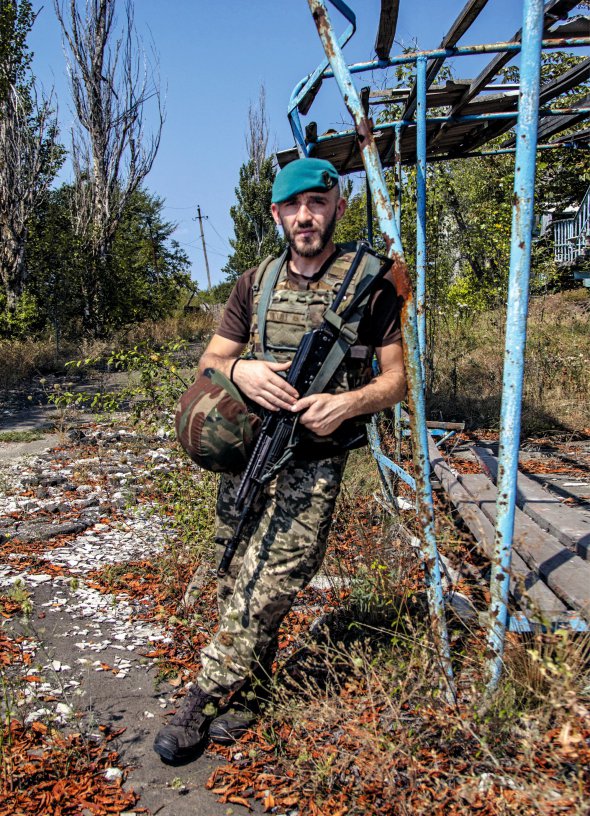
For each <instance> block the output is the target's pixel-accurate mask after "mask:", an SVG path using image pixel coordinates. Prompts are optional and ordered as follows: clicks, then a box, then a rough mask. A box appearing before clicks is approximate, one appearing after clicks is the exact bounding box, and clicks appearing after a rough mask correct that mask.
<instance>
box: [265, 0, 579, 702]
mask: <svg viewBox="0 0 590 816" xmlns="http://www.w3.org/2000/svg"><path fill="white" fill-rule="evenodd" d="M328 2H330V3H331V5H332V6H334V7H335V8H336V10H337V11H339V12H340V13H341V14H342V15H343V16H344V18H345V19H346V21H347V22H348V28H347V29H346V30H345V32H344V33H343V34H342V35H341V36H340V38H337V37H336V34H335V32H334V29H333V27H332V24H331V21H330V18H329V15H328V10H327V7H326V4H325V2H324V0H308V4H309V8H310V11H311V14H312V16H313V19H314V22H315V24H316V27H317V30H318V34H319V36H320V39H321V42H322V45H323V47H324V51H325V54H326V59H325V60H324V61H323V62H322V63H321V64H320V65H319V66H318V68H316V70H315V71H314V72H313V73H312V74H310V75H309V76H308V77H305V78H304V79H303V80H301V82H299V83H298V85H297V86H296V87H295V89H294V91H293V93H292V95H291V99H290V102H289V108H288V116H289V120H290V123H291V127H292V131H293V135H294V138H295V142H296V153H295V155H294V154H293V151H285V152H284V153H283V154H279V156H278V158H279V163H282V164H286V163H287V162H288V161H290V160H292V159H293V158H295V156H296V155H299V156H309V155H320V156H324V157H331V156H330V154H329V153H328V154H327V153H325V152H323V153H322V151H326V150H328V149H330V148H331V145H332V144H336V143H339V142H341V141H342V139H343V137H345V138H349V139H350V140H351V144H353V147H354V148H355V149H356V150H357V151H358V154H359V155H360V158H361V159H362V166H363V167H364V170H365V173H366V178H367V183H368V188H369V190H370V193H371V197H372V204H373V211H374V212H375V215H376V218H377V221H378V223H379V228H380V230H381V233H382V235H383V237H384V239H385V242H386V244H387V249H388V254H389V256H390V257H391V258H392V259H393V275H394V279H395V283H396V287H397V290H398V293H399V294H400V295H401V296H402V297H403V299H404V307H403V312H402V332H403V341H404V362H405V366H406V373H407V378H408V402H409V407H410V428H411V436H412V442H413V445H412V448H413V459H414V473H415V476H414V477H411V476H409V474H406V473H405V472H404V471H403V469H402V468H401V467H400V466H399V465H397V464H396V463H395V462H393V461H392V460H391V459H390V458H389V457H387V456H386V455H385V454H384V453H383V451H382V449H381V445H380V440H379V435H378V433H377V430H376V427H375V426H374V427H373V428H372V430H371V431H370V440H371V444H372V449H373V453H374V455H375V458H376V460H377V463H378V466H379V470H380V473H381V476H382V481H383V483H384V489H385V492H386V495H387V494H389V495H390V497H391V498H392V499H393V498H394V497H393V494H392V488H391V481H390V475H389V473H390V472H393V473H394V474H395V475H396V477H400V478H402V479H404V480H405V481H406V483H408V484H409V485H410V486H412V487H413V488H414V489H415V491H416V500H417V512H418V519H419V522H420V524H421V526H422V529H423V541H422V542H421V543H422V553H421V555H422V560H423V563H424V567H425V577H426V586H427V592H428V600H429V607H430V613H431V618H432V623H433V632H434V639H435V646H436V650H437V654H438V657H439V660H440V665H441V668H442V671H443V675H444V677H445V679H446V684H447V690H448V696H449V698H451V699H454V696H455V691H454V679H453V669H452V665H451V655H450V646H449V639H448V633H447V627H446V620H445V605H444V597H443V591H442V582H441V571H440V562H439V558H438V552H437V544H436V536H435V530H434V508H433V498H432V487H431V483H430V463H429V456H428V430H427V426H426V413H425V410H426V409H425V394H424V353H425V349H426V169H427V162H428V161H438V160H446V159H449V158H463V157H468V156H478V155H499V154H504V153H515V180H514V205H513V218H512V236H511V252H510V276H509V295H508V311H507V332H506V340H505V356H504V378H503V397H502V407H501V430H500V453H499V477H498V497H499V498H498V513H497V523H496V538H495V554H494V558H493V564H492V579H491V604H490V620H491V625H490V631H489V638H488V644H489V647H490V653H491V658H490V662H489V666H488V676H489V690H490V691H492V690H493V689H494V688H495V687H496V685H497V683H498V680H499V677H500V673H501V668H502V659H503V650H504V639H505V632H506V629H507V628H510V629H511V630H513V631H531V630H532V627H534V625H531V624H530V622H528V621H526V619H525V618H523V616H517V617H514V616H513V617H511V618H510V617H509V616H508V589H509V580H508V576H509V570H510V558H511V547H512V536H513V528H514V511H515V501H516V474H517V467H518V447H519V435H520V411H521V398H522V383H523V371H524V349H525V343H526V316H527V308H528V279H529V271H530V250H531V236H532V229H533V200H534V186H535V162H536V152H537V150H538V149H552V148H555V147H558V146H559V147H561V146H564V145H571V146H572V147H575V146H578V144H579V143H578V141H577V140H576V137H573V138H572V137H566V139H565V140H564V139H563V138H562V139H560V138H559V137H558V138H554V139H553V140H551V141H548V142H546V143H544V144H540V145H539V144H537V129H538V122H539V117H540V116H542V117H543V121H549V120H550V119H551V117H561V119H556V121H558V124H557V125H556V126H555V127H550V128H549V132H550V133H551V135H553V136H555V134H556V133H557V132H559V131H560V130H564V129H566V128H567V127H569V126H570V125H571V124H575V123H577V122H579V121H581V120H582V119H584V118H588V117H589V116H590V107H587V106H586V105H584V104H581V105H580V106H579V107H573V108H551V107H546V102H547V101H549V99H551V98H554V97H555V96H556V95H558V93H559V92H561V90H560V89H559V88H557V89H556V91H555V92H554V93H552V89H547V88H546V89H540V81H539V77H540V59H541V56H540V55H541V50H542V49H543V48H545V49H552V48H560V49H563V48H571V47H577V46H588V45H590V38H589V37H576V38H569V39H567V38H566V39H564V38H556V37H552V36H551V27H552V26H553V25H554V23H555V19H556V18H559V17H564V16H567V13H568V12H569V11H570V10H571V9H573V8H574V7H575V6H576V5H577V0H548V2H546V3H545V5H543V2H542V0H523V25H522V29H521V30H520V31H519V32H517V34H516V35H515V36H514V38H513V41H510V42H499V43H492V44H485V45H473V46H458V45H456V44H455V43H456V42H457V41H458V39H459V38H460V37H461V36H462V34H463V33H464V31H466V30H467V28H468V27H469V25H470V24H471V22H473V20H474V19H475V18H476V17H477V15H478V14H479V12H480V11H481V9H482V8H483V7H484V6H485V5H486V2H487V0H468V2H467V5H466V6H465V8H464V9H463V11H462V12H461V15H460V16H459V18H458V19H457V21H455V24H454V26H453V29H452V30H451V32H450V33H449V34H448V35H447V37H446V38H445V39H443V43H442V44H441V47H439V48H438V49H434V50H430V51H417V52H413V53H406V54H403V55H401V56H397V57H388V58H379V59H377V60H373V61H370V62H363V63H357V64H353V65H347V63H346V61H345V59H344V56H343V54H342V48H343V46H344V45H345V43H346V42H347V41H348V40H349V39H350V37H351V36H352V34H353V33H354V30H355V26H356V18H355V15H354V13H353V11H352V10H351V9H350V8H349V7H348V6H347V5H346V4H345V3H344V2H343V0H328ZM395 6H396V15H397V4H395ZM389 34H390V39H391V40H393V35H392V34H391V32H389ZM488 53H489V54H495V55H496V56H495V57H494V59H493V60H492V62H491V63H490V64H489V65H488V66H487V67H486V69H484V71H483V72H482V73H481V74H480V76H479V77H478V78H477V79H476V80H473V81H472V82H471V85H470V86H469V88H468V89H467V90H466V91H465V92H464V93H462V95H461V97H460V98H458V99H457V100H456V101H455V102H454V103H453V105H452V109H451V112H450V114H449V115H448V116H428V114H427V111H428V107H429V102H431V100H430V98H429V87H430V86H431V84H432V82H433V80H434V78H435V76H436V74H437V72H438V70H439V69H440V67H441V65H442V64H443V62H444V60H445V59H446V58H448V57H457V56H464V55H470V54H488ZM516 53H520V56H521V75H520V91H519V96H518V108H516V107H515V104H514V101H515V98H513V99H512V100H509V99H507V101H506V108H507V109H506V110H497V109H493V110H490V111H487V112H486V110H478V111H477V112H476V113H469V109H470V105H473V100H475V103H477V101H478V100H477V94H478V93H479V90H481V89H482V88H484V87H485V86H486V83H487V82H489V80H490V78H491V77H492V76H494V75H496V74H497V71H498V70H499V69H500V68H501V67H503V66H504V65H505V64H506V63H507V62H508V61H509V59H510V58H511V57H512V56H513V55H514V54H516ZM403 64H414V65H415V84H414V86H413V88H412V89H411V91H410V94H409V97H408V99H407V100H406V104H405V107H404V110H403V113H402V118H401V119H400V120H398V121H396V122H394V123H392V124H390V125H383V126H382V125H378V126H376V127H375V126H374V125H373V123H372V121H371V120H370V119H369V117H368V112H367V111H368V106H367V104H366V101H365V105H363V103H362V102H361V98H360V95H359V93H358V91H357V89H356V87H355V85H354V83H353V80H352V75H353V74H357V73H362V72H367V71H374V70H376V69H384V68H388V67H391V66H394V65H403ZM329 78H334V79H335V80H336V82H337V84H338V86H339V89H340V91H341V93H342V96H343V98H344V101H345V103H346V106H347V108H348V110H349V112H350V114H351V115H352V117H353V120H354V130H353V131H349V132H345V133H340V134H336V135H334V136H322V137H319V138H318V137H317V135H315V134H314V135H313V136H310V140H309V141H306V134H305V131H304V129H303V126H302V123H301V119H300V114H303V115H306V114H307V113H308V112H309V110H310V108H311V106H312V104H313V101H314V99H315V96H316V95H317V93H318V91H319V89H320V86H321V84H322V82H323V81H324V80H325V79H329ZM490 87H491V88H493V86H490ZM570 87H571V84H570ZM541 91H543V92H544V93H543V94H542V93H541ZM540 99H542V100H543V104H544V105H545V106H544V107H543V108H540V104H539V103H540ZM584 101H586V100H584ZM431 104H434V103H431ZM476 107H477V105H476ZM496 107H497V106H496ZM464 110H466V112H463V111H464ZM414 115H415V118H414ZM470 123H473V124H474V125H475V126H476V127H479V125H480V124H482V123H487V124H488V126H489V127H490V128H491V129H492V134H491V136H489V138H486V136H485V135H484V136H483V137H482V132H481V131H477V130H474V132H473V134H472V135H471V137H470V139H465V140H464V144H463V149H462V150H459V151H457V152H456V155H451V154H450V152H449V151H450V148H447V153H448V154H445V147H444V145H445V138H446V136H447V135H448V133H452V129H453V128H457V127H458V126H465V125H469V124H470ZM514 124H516V140H515V145H513V144H511V143H508V144H505V145H504V146H500V147H499V148H495V149H492V150H485V151H482V150H481V145H482V144H485V142H486V141H489V139H490V138H493V137H494V136H496V135H501V134H502V133H504V132H506V131H508V130H510V129H511V128H512V127H513V126H514ZM429 128H430V134H429ZM494 128H495V129H494ZM311 133H313V131H311ZM386 133H391V134H392V136H391V138H392V141H391V144H389V145H388V146H386V147H385V149H383V147H382V145H381V146H380V145H378V144H377V139H378V138H379V137H380V136H383V135H385V134H386ZM429 135H430V136H431V139H430V140H429ZM408 139H414V142H413V144H414V146H413V147H412V145H411V144H410V143H409V142H408ZM579 139H580V140H581V141H580V143H584V144H587V143H588V141H589V139H590V131H588V134H587V135H586V134H584V135H582V134H580V136H579ZM429 145H430V148H429ZM433 145H434V146H435V147H436V146H437V145H439V147H438V149H433V148H432V146H433ZM347 149H348V158H347V159H346V160H345V161H344V165H347V164H348V163H349V161H350V156H351V149H350V148H347ZM429 149H430V153H429ZM380 151H381V152H380ZM384 159H385V160H386V161H387V162H388V163H389V164H393V166H395V167H396V171H397V180H398V183H399V184H400V186H401V166H402V163H406V164H414V163H415V164H416V166H417V224H416V227H417V247H416V258H417V276H416V278H417V283H416V293H415V295H414V292H413V289H412V285H411V282H410V277H409V275H408V270H407V266H406V263H405V260H404V254H403V248H402V242H401V230H400V226H401V210H400V201H399V200H396V201H394V202H393V203H392V202H391V200H390V196H389V193H388V189H387V186H386V183H385V177H384V172H383V164H382V161H383V160H384ZM391 159H393V161H391ZM334 163H337V162H336V161H335V162H334ZM357 164H358V161H357ZM339 169H341V172H352V170H356V169H358V168H357V166H356V165H349V166H345V167H344V168H339ZM395 435H396V448H397V450H396V454H399V447H400V446H401V436H402V422H401V409H400V406H396V411H395ZM388 472H389V473H388ZM571 620H572V621H574V623H575V628H576V629H579V628H580V627H582V628H584V626H585V624H584V622H583V621H581V620H580V619H579V618H577V617H576V616H572V617H571ZM527 627H528V628H527Z"/></svg>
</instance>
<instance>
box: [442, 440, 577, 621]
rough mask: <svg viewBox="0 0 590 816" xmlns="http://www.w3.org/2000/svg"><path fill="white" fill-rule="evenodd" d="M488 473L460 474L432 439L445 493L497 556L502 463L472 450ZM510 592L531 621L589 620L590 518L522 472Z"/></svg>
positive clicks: (482, 449) (483, 449) (484, 449)
mask: <svg viewBox="0 0 590 816" xmlns="http://www.w3.org/2000/svg"><path fill="white" fill-rule="evenodd" d="M473 452H474V453H475V455H476V456H477V458H478V459H479V461H480V462H481V464H482V466H483V469H484V470H485V472H486V473H487V474H488V475H484V474H458V473H456V472H455V471H454V469H453V468H452V467H451V466H450V465H449V464H448V463H447V462H446V461H445V459H444V458H443V455H442V453H441V452H440V451H439V450H438V448H437V447H436V445H435V444H434V441H433V440H432V439H430V440H429V454H430V461H431V465H432V468H433V470H434V473H435V474H436V476H437V478H438V479H439V481H440V483H441V485H442V487H443V488H444V490H445V492H446V494H447V495H448V497H449V498H450V500H451V502H452V503H453V505H454V506H455V507H456V509H457V511H458V512H459V514H460V515H461V517H462V519H463V521H464V522H465V524H466V526H467V527H468V528H469V530H470V531H471V533H472V535H473V536H474V537H475V539H476V540H477V542H478V544H479V546H480V548H481V550H482V551H483V552H484V553H485V555H486V556H487V557H488V558H492V556H493V542H494V524H495V519H496V498H497V489H496V486H495V484H494V482H495V480H496V478H497V473H498V460H497V458H496V457H495V456H494V454H493V452H492V451H491V450H490V449H489V448H487V447H484V446H474V448H473ZM517 505H518V507H517V509H516V513H515V522H514V537H513V553H512V567H511V577H510V590H511V594H512V596H513V598H514V599H515V600H516V601H517V603H518V605H519V607H520V608H521V609H523V611H525V612H526V614H527V615H529V616H530V617H531V618H532V619H536V620H545V621H546V620H559V619H560V618H562V617H564V616H566V615H567V614H568V613H570V612H571V611H572V610H574V611H576V612H578V613H579V614H580V615H581V616H582V617H583V618H584V619H585V620H586V621H590V516H589V515H588V514H586V513H584V512H583V511H581V510H578V509H576V508H574V507H569V506H567V505H564V504H563V503H562V501H560V499H559V497H557V496H555V495H552V494H551V493H549V492H548V491H547V490H545V489H544V488H543V487H542V486H541V485H539V484H538V483H537V482H535V481H533V480H532V479H529V478H528V477H527V476H525V475H524V474H522V473H519V475H518V482H517Z"/></svg>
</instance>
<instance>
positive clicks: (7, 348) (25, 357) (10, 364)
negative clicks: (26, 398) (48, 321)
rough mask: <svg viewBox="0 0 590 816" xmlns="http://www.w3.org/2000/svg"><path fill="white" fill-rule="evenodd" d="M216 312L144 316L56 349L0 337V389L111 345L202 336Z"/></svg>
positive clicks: (62, 368)
mask: <svg viewBox="0 0 590 816" xmlns="http://www.w3.org/2000/svg"><path fill="white" fill-rule="evenodd" d="M218 317H219V315H218V313H217V312H216V311H215V310H212V311H211V312H204V313H197V314H194V315H181V316H177V317H170V318H167V319H165V320H160V321H153V320H147V321H145V322H144V323H138V324H136V325H133V326H129V327H128V328H126V329H124V330H121V331H119V332H117V333H116V334H115V335H114V336H113V337H110V338H108V339H106V340H80V341H67V342H65V343H62V345H61V347H60V349H59V352H57V350H56V347H55V341H54V340H53V339H41V340H0V390H1V389H8V388H14V387H15V386H16V385H18V384H20V383H23V382H26V381H27V380H29V379H30V378H31V377H33V376H36V375H39V374H47V373H62V372H63V371H65V364H66V362H67V361H68V360H72V359H80V358H85V357H92V358H98V357H103V356H106V355H108V354H109V353H110V352H111V351H112V349H113V348H117V349H124V348H131V347H133V346H135V345H138V344H140V343H147V344H150V345H153V346H156V347H158V346H160V345H163V344H164V343H166V342H169V341H172V340H177V339H183V340H190V341H194V340H203V339H205V338H206V337H207V336H208V335H209V334H210V333H211V332H212V331H213V329H214V326H215V324H216V321H217V320H218Z"/></svg>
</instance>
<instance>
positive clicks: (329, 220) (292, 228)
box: [272, 187, 346, 258]
mask: <svg viewBox="0 0 590 816" xmlns="http://www.w3.org/2000/svg"><path fill="white" fill-rule="evenodd" d="M345 209H346V201H345V200H344V199H343V198H340V194H339V191H338V188H337V187H334V188H333V189H332V190H328V191H326V192H323V191H314V190H309V191H306V192H304V193H299V194H298V195H296V196H294V197H293V198H292V199H288V200H287V201H282V202H281V203H280V204H273V205H272V214H273V218H274V220H275V222H276V223H277V224H280V225H281V226H282V228H283V232H284V233H285V238H286V239H287V242H288V244H289V246H290V247H291V250H292V251H293V252H296V253H297V255H300V256H301V257H303V258H315V257H316V256H318V255H321V254H322V252H323V251H324V249H325V248H326V247H327V246H328V244H329V243H330V241H331V240H332V236H333V235H334V229H335V227H336V222H337V221H339V220H340V219H341V218H342V216H343V215H344V211H345Z"/></svg>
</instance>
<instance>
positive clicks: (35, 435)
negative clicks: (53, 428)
mask: <svg viewBox="0 0 590 816" xmlns="http://www.w3.org/2000/svg"><path fill="white" fill-rule="evenodd" d="M43 436H44V434H43V433H42V431H1V432H0V443H1V442H36V441H37V439H43Z"/></svg>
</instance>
